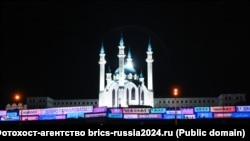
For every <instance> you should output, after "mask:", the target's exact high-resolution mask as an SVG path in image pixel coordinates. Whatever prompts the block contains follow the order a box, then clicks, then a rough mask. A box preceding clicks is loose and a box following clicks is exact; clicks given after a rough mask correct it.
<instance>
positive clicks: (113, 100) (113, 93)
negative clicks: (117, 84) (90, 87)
mask: <svg viewBox="0 0 250 141" xmlns="http://www.w3.org/2000/svg"><path fill="white" fill-rule="evenodd" d="M112 105H113V106H114V107H115V89H113V91H112Z"/></svg>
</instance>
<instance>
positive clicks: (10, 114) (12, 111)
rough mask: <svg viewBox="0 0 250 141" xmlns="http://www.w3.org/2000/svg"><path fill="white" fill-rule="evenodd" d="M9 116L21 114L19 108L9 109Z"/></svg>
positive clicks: (7, 114)
mask: <svg viewBox="0 0 250 141" xmlns="http://www.w3.org/2000/svg"><path fill="white" fill-rule="evenodd" d="M6 116H7V117H16V116H19V110H8V111H7V112H6Z"/></svg>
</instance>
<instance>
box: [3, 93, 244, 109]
mask: <svg viewBox="0 0 250 141" xmlns="http://www.w3.org/2000/svg"><path fill="white" fill-rule="evenodd" d="M46 99H49V101H50V102H46ZM174 100H175V98H154V107H174ZM98 102H99V99H63V100H56V99H52V98H49V97H28V98H27V104H26V105H27V108H28V109H36V108H51V107H71V106H98V105H99V103H98ZM245 102H246V94H244V93H236V94H221V95H219V96H218V97H194V98H187V97H183V98H182V97H180V98H176V106H177V107H193V106H230V105H231V106H234V105H244V103H245ZM9 106H10V104H7V105H6V108H7V107H8V108H9Z"/></svg>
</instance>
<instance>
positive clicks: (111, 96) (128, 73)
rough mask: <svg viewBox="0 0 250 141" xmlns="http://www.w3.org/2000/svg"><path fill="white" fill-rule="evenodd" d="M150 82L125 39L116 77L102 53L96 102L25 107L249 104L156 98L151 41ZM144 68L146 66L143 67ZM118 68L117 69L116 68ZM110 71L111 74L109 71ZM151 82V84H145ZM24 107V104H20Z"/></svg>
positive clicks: (40, 100)
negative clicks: (137, 63)
mask: <svg viewBox="0 0 250 141" xmlns="http://www.w3.org/2000/svg"><path fill="white" fill-rule="evenodd" d="M145 52H146V55H147V56H146V58H145V64H147V78H144V75H143V73H142V71H140V72H138V71H136V69H135V68H134V66H133V59H132V55H131V50H130V48H129V47H128V48H125V44H124V40H123V35H122V34H121V37H120V42H119V41H118V54H117V57H118V61H119V62H118V67H117V69H116V70H115V71H114V72H113V73H112V72H111V69H110V67H106V66H105V65H106V63H107V61H106V59H105V56H106V54H105V48H104V45H103V43H102V45H101V48H100V53H99V62H98V63H99V67H100V72H99V73H100V74H99V77H100V78H99V94H98V96H99V97H98V98H96V99H53V98H51V97H48V96H45V97H27V101H26V105H25V107H26V108H28V109H32V108H33V109H35V108H51V107H71V106H90V105H92V106H107V107H134V106H150V107H174V106H175V105H174V103H175V101H176V106H177V107H192V106H221V105H225V106H226V105H237V104H239V103H244V102H246V94H245V93H232V94H231V93H229V94H228V93H225V94H220V95H219V96H218V97H178V98H177V99H175V98H173V97H163V98H156V97H155V93H154V89H153V62H154V59H153V50H152V46H151V41H150V38H149V41H148V45H147V46H145ZM142 65H143V64H142ZM114 67H115V66H114ZM106 70H107V71H106ZM145 80H147V82H145ZM19 104H20V103H19ZM19 104H18V105H17V104H16V103H13V104H7V105H6V109H15V108H17V107H22V105H19Z"/></svg>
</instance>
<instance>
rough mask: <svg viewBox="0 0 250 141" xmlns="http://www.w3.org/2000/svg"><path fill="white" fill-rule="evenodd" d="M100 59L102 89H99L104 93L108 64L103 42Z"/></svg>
mask: <svg viewBox="0 0 250 141" xmlns="http://www.w3.org/2000/svg"><path fill="white" fill-rule="evenodd" d="M99 56H100V59H99V65H100V82H99V83H100V87H99V91H104V87H105V78H104V77H105V64H106V60H105V52H104V45H103V41H102V44H101V50H100V54H99Z"/></svg>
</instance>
